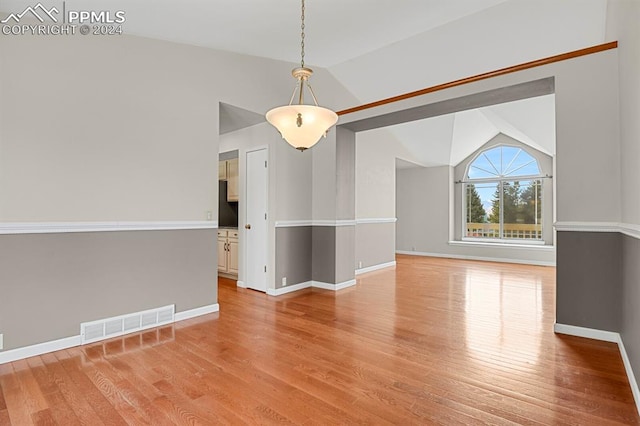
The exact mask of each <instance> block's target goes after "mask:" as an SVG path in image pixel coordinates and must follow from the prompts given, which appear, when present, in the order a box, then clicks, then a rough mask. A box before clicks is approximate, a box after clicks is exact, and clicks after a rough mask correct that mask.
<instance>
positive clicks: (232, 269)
mask: <svg viewBox="0 0 640 426" xmlns="http://www.w3.org/2000/svg"><path fill="white" fill-rule="evenodd" d="M218 272H219V273H220V274H221V275H233V276H237V275H238V231H237V230H235V229H219V230H218Z"/></svg>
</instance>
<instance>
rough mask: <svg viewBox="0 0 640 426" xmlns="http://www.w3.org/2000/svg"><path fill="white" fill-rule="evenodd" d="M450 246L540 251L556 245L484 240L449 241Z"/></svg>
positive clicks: (553, 248) (551, 248)
mask: <svg viewBox="0 0 640 426" xmlns="http://www.w3.org/2000/svg"><path fill="white" fill-rule="evenodd" d="M449 245H450V246H461V247H497V248H508V249H525V250H540V251H553V250H555V249H556V248H555V246H553V245H545V244H526V243H524V244H520V243H503V242H484V241H457V240H456V241H449Z"/></svg>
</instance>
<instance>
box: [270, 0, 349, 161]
mask: <svg viewBox="0 0 640 426" xmlns="http://www.w3.org/2000/svg"><path fill="white" fill-rule="evenodd" d="M301 3H302V15H301V18H302V25H300V29H301V30H302V33H301V37H302V41H301V43H300V45H301V46H302V51H301V52H300V53H301V61H300V66H299V67H298V68H294V69H293V70H292V71H291V75H292V76H293V78H295V79H296V80H297V83H296V87H295V88H294V89H293V94H292V95H291V100H290V101H289V105H285V106H281V107H276V108H273V109H272V110H269V111H268V112H267V114H266V116H265V117H266V119H267V121H268V122H269V123H270V124H271V125H272V126H273V127H275V128H276V129H278V131H279V132H280V135H281V136H282V138H283V139H284V140H286V141H287V143H288V144H289V145H291V146H292V147H294V148H295V149H298V150H300V151H304V150H305V149H309V148H311V147H312V146H313V145H315V144H316V143H317V142H318V141H319V140H320V138H321V137H322V136H326V135H327V132H328V131H329V129H330V128H331V127H333V126H334V125H335V124H336V123H337V122H338V114H336V113H335V112H333V111H331V110H330V109H328V108H323V107H321V106H319V105H318V100H317V99H316V95H315V93H313V89H312V88H311V85H310V84H309V77H311V75H312V74H313V71H312V70H311V69H310V68H307V67H305V66H304V28H305V26H304V10H305V6H304V0H301ZM305 88H307V90H308V91H309V93H310V94H311V97H312V98H313V103H314V105H306V104H305V103H304V89H305ZM296 92H297V93H298V103H297V104H294V103H293V100H294V98H295V97H296Z"/></svg>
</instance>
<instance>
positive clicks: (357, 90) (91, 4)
mask: <svg viewBox="0 0 640 426" xmlns="http://www.w3.org/2000/svg"><path fill="white" fill-rule="evenodd" d="M56 1H57V0H56ZM56 1H52V2H51V3H56ZM44 3H45V2H44V1H43V4H44ZM59 3H61V2H59ZM30 5H31V6H33V5H34V2H33V1H31V0H2V3H1V4H0V12H5V13H9V12H16V11H21V10H24V8H25V7H27V6H30ZM66 8H67V9H68V10H71V9H73V8H75V9H89V10H118V9H120V10H124V11H125V12H126V23H125V25H124V30H125V32H126V33H128V34H132V35H139V36H144V37H150V38H156V39H161V40H168V41H174V42H179V43H185V44H191V45H197V46H204V47H210V48H214V49H220V50H226V51H233V52H238V53H243V54H249V55H255V56H261V57H267V58H272V59H278V60H285V61H289V62H293V63H297V62H299V59H300V56H299V54H300V39H299V37H300V0H277V1H265V0H154V1H153V2H151V1H148V0H67V1H66ZM606 17H607V0H589V1H585V0H535V1H533V0H531V1H527V0H376V1H367V0H306V39H305V45H306V58H305V59H306V63H308V64H309V65H310V66H312V67H323V68H326V69H327V70H328V71H329V72H330V73H331V74H332V75H333V76H334V77H335V78H336V80H337V81H338V82H339V83H340V84H341V85H342V86H344V87H345V88H346V89H347V90H348V91H349V92H350V93H351V94H352V95H353V96H354V97H355V98H356V99H357V100H358V101H359V102H361V103H366V102H371V101H375V100H379V99H382V98H386V97H390V96H395V95H398V94H401V93H406V92H409V91H412V90H418V89H421V88H424V87H429V86H433V85H436V84H440V83H445V82H449V81H452V80H455V79H458V78H464V77H468V76H471V75H475V74H479V73H482V72H487V71H491V70H495V69H499V68H503V67H508V66H512V65H515V64H518V63H522V62H526V61H530V60H534V59H539V58H542V57H546V56H551V55H554V54H559V53H564V52H568V51H571V50H576V49H580V48H584V47H588V46H593V45H596V44H599V43H602V42H604V41H608V40H606ZM320 101H321V103H322V94H321V93H320ZM523 105H524V104H522V105H519V106H518V107H517V109H516V108H511V107H509V108H501V107H493V108H488V109H485V110H483V111H470V112H465V113H459V114H456V115H455V116H444V117H439V118H434V119H430V120H424V121H420V122H415V123H409V124H405V125H402V126H397V127H396V128H393V129H391V133H392V134H393V136H394V138H395V139H396V140H397V141H398V142H399V143H403V144H405V145H406V146H407V148H408V149H410V150H412V151H413V152H414V153H415V157H416V158H419V159H420V158H422V159H423V160H421V162H423V163H425V164H446V163H449V164H450V163H452V162H455V161H457V160H458V159H459V158H460V156H461V155H462V153H463V151H466V150H467V149H462V148H461V147H463V146H464V145H465V144H464V142H463V141H464V140H465V138H466V136H465V135H466V134H467V133H469V131H471V130H470V129H474V128H475V129H480V130H481V131H483V132H485V133H487V134H490V133H492V132H496V131H500V132H503V133H507V134H509V133H511V134H512V135H516V134H517V135H520V136H521V137H520V138H519V139H522V138H524V139H525V140H523V142H527V143H530V144H531V145H532V146H538V147H542V148H544V149H543V150H545V151H550V150H552V146H551V145H549V142H548V132H549V128H548V126H547V127H544V126H543V127H544V130H542V129H543V128H542V127H540V126H539V123H537V122H536V119H533V120H529V121H528V120H527V118H528V117H531V114H528V113H525V112H523V111H522V110H523V108H524V109H526V107H524V106H523ZM326 106H329V107H333V106H332V105H326ZM534 108H538V107H537V106H536V107H534ZM223 112H224V113H228V114H230V116H233V117H235V119H240V118H241V117H243V116H245V115H246V114H239V111H238V110H234V109H233V107H231V106H229V107H228V108H227V109H225V110H224V111H223ZM254 112H255V113H258V114H262V113H264V111H254ZM249 115H250V114H249ZM255 120H256V117H255V116H252V120H250V121H251V124H255V123H254V121H255ZM237 126H242V123H239V122H237V121H236V122H234V123H233V125H231V126H230V127H229V128H234V127H237ZM474 126H475V127H474ZM478 126H479V127H478ZM445 129H449V130H447V131H445ZM429 132H431V134H432V139H438V140H440V139H443V136H444V135H446V134H449V136H450V140H449V141H448V142H446V143H445V142H438V143H439V144H440V145H438V146H437V147H433V146H432V147H431V148H432V150H431V154H432V155H431V156H430V157H429V161H426V158H425V155H424V153H422V152H421V151H420V150H421V149H424V146H425V145H424V143H423V142H424V137H425V136H424V135H425V134H428V133H429ZM434 153H435V154H434Z"/></svg>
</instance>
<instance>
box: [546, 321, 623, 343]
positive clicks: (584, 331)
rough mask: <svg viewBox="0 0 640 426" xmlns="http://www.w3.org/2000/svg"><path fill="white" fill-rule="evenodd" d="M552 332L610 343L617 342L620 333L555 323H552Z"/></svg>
mask: <svg viewBox="0 0 640 426" xmlns="http://www.w3.org/2000/svg"><path fill="white" fill-rule="evenodd" d="M553 332H554V333H559V334H568V335H569V336H577V337H586V338H587V339H594V340H602V341H604V342H612V343H618V341H619V340H620V334H618V333H616V332H614V331H604V330H597V329H595V328H586V327H577V326H575V325H566V324H558V323H555V324H554V325H553Z"/></svg>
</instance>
